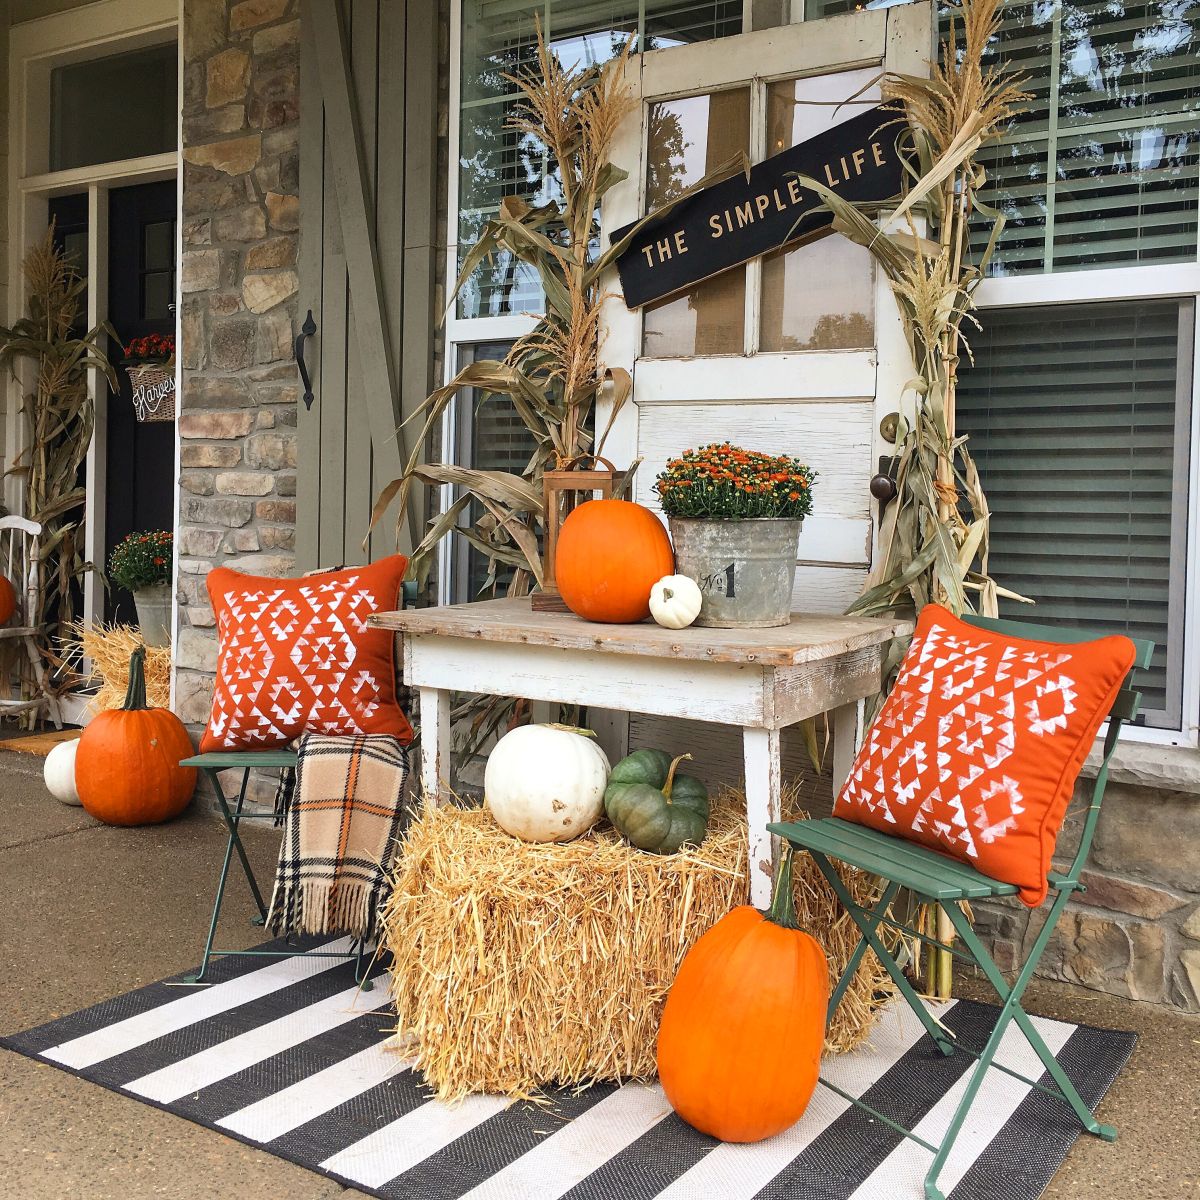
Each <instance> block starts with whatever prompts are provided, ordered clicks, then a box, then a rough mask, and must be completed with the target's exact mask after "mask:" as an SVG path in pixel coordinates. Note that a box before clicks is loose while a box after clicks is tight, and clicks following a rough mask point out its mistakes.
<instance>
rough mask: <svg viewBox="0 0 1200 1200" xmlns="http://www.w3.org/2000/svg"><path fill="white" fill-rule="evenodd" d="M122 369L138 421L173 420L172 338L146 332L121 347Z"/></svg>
mask: <svg viewBox="0 0 1200 1200" xmlns="http://www.w3.org/2000/svg"><path fill="white" fill-rule="evenodd" d="M125 369H126V370H127V371H128V372H129V383H130V386H131V387H132V389H133V408H134V412H135V414H136V415H137V419H138V420H139V421H174V420H175V335H174V334H171V333H150V334H147V335H146V336H145V337H139V338H134V339H133V341H131V342H130V343H129V345H128V346H126V347H125Z"/></svg>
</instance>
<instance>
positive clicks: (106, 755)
mask: <svg viewBox="0 0 1200 1200" xmlns="http://www.w3.org/2000/svg"><path fill="white" fill-rule="evenodd" d="M145 659H146V648H145V646H139V647H138V648H137V649H136V650H135V651H134V652H133V654H132V656H131V657H130V659H129V688H128V690H127V691H126V693H125V704H124V706H123V707H121V708H114V709H109V710H108V711H107V712H102V713H100V714H98V715H97V716H96V717H94V718H93V719H92V721H91V723H90V724H89V725H88V726H87V728H86V729H84V731H83V736H82V737H81V738H80V739H79V748H78V750H77V751H76V752H75V786H76V789H77V790H78V792H79V799H80V801H81V802H82V803H83V807H84V808H85V809H86V810H87V811H88V812H89V813H91V814H92V816H93V817H95V818H96V819H97V820H100V821H103V822H104V823H105V824H106V825H156V824H158V823H159V822H160V821H169V820H170V819H171V818H172V817H177V816H178V815H179V814H180V813H181V812H183V810H184V809H185V808H187V806H188V802H189V801H190V800H191V798H192V793H193V792H194V791H195V790H196V769H195V767H181V766H180V765H179V761H180V759H183V758H188V757H190V756H191V755H192V754H193V753H194V751H193V749H192V739H191V738H190V737H188V731H187V730H186V729H185V728H184V727H183V722H182V721H181V720H180V719H179V718H178V717H177V716H176V715H175V714H174V713H173V712H171V710H170V709H168V708H149V707H147V705H146V674H145Z"/></svg>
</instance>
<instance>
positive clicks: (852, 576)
mask: <svg viewBox="0 0 1200 1200" xmlns="http://www.w3.org/2000/svg"><path fill="white" fill-rule="evenodd" d="M866 581H867V568H866V567H823V566H813V565H810V564H808V563H801V564H800V565H799V566H798V567H797V568H796V581H795V583H794V584H793V585H792V612H802V613H842V612H845V611H846V609H847V608H848V607H849V605H850V603H851V601H853V600H854V599H855V598H856V597H857V596H858V594H859V593H860V592H861V591H862V590H863V584H865V583H866Z"/></svg>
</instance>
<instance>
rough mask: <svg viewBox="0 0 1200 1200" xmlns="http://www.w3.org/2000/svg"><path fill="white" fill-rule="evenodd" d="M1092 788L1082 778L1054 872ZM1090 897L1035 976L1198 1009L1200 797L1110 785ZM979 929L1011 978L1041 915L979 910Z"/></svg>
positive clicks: (1075, 834) (1077, 907)
mask: <svg viewBox="0 0 1200 1200" xmlns="http://www.w3.org/2000/svg"><path fill="white" fill-rule="evenodd" d="M1091 789H1092V781H1091V780H1090V779H1081V780H1080V782H1079V784H1078V786H1077V788H1076V794H1075V802H1074V803H1073V804H1072V806H1071V810H1070V812H1069V813H1068V816H1067V821H1066V823H1065V824H1064V826H1063V831H1062V834H1061V835H1060V837H1059V841H1058V855H1059V858H1058V860H1056V866H1058V867H1060V868H1063V867H1065V866H1066V865H1067V859H1068V856H1070V855H1071V854H1073V853H1074V852H1075V850H1076V848H1077V847H1078V845H1079V836H1080V832H1081V831H1082V829H1083V823H1084V816H1085V813H1086V806H1087V804H1088V803H1090V799H1091ZM1082 882H1083V883H1084V884H1085V885H1086V886H1087V890H1086V891H1085V892H1084V893H1083V894H1082V895H1077V896H1076V897H1075V899H1074V901H1073V902H1072V903H1071V905H1070V907H1069V908H1068V909H1067V911H1066V912H1065V913H1064V914H1063V916H1062V918H1061V919H1060V920H1059V923H1058V928H1057V929H1056V930H1055V932H1054V933H1053V934H1052V935H1051V940H1050V944H1049V946H1048V947H1047V950H1046V953H1045V956H1044V957H1043V959H1042V967H1041V970H1040V971H1039V974H1041V975H1045V976H1048V977H1049V978H1052V979H1062V980H1066V981H1067V982H1069V983H1076V984H1081V985H1083V986H1084V987H1089V988H1094V989H1096V990H1097V991H1102V992H1109V993H1112V994H1113V995H1117V996H1128V997H1129V998H1130V999H1133V1000H1148V1001H1151V1002H1154V1003H1159V1004H1170V1005H1173V1006H1175V1007H1177V1008H1180V1009H1183V1010H1184V1011H1186V1012H1197V1011H1200V796H1197V795H1195V794H1192V793H1188V792H1171V791H1160V790H1155V789H1150V788H1145V787H1138V786H1134V785H1131V784H1128V783H1120V782H1111V783H1109V785H1108V788H1107V790H1106V792H1105V796H1104V803H1103V806H1102V807H1101V810H1100V821H1099V824H1098V825H1097V829H1096V837H1095V841H1094V842H1093V843H1092V851H1091V855H1090V858H1089V864H1088V866H1087V867H1086V868H1085V870H1084V873H1083V875H1082ZM974 907H975V916H976V928H977V929H978V930H979V931H980V933H982V934H984V935H985V936H986V937H987V938H988V939H989V940H990V941H991V942H992V945H993V949H994V952H995V954H996V960H997V962H998V963H999V964H1000V966H1001V968H1002V969H1004V970H1009V969H1010V968H1012V967H1013V966H1014V964H1015V963H1016V962H1017V961H1018V960H1019V959H1020V960H1023V959H1024V956H1025V952H1026V950H1027V949H1028V946H1029V944H1030V943H1031V942H1032V940H1033V939H1034V938H1035V937H1036V936H1037V933H1038V931H1039V930H1040V929H1041V926H1042V921H1043V920H1044V917H1045V911H1046V910H1045V908H1043V909H1041V910H1036V911H1034V912H1032V913H1031V912H1030V910H1029V909H1027V908H1026V907H1025V906H1024V905H1023V904H1020V903H1019V902H1017V901H1012V902H993V903H988V904H976V905H975V906H974Z"/></svg>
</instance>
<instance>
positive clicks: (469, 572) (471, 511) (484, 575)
mask: <svg viewBox="0 0 1200 1200" xmlns="http://www.w3.org/2000/svg"><path fill="white" fill-rule="evenodd" d="M511 348H512V343H511V342H480V343H478V344H476V345H472V346H463V347H462V348H461V349H460V350H459V353H458V367H459V369H460V370H461V369H462V368H463V367H465V366H467V365H468V364H469V363H472V362H478V361H479V360H480V359H488V358H490V359H503V358H504V356H505V355H506V354H507V353H508V352H509V350H510V349H511ZM457 418H458V419H457V422H456V424H457V438H456V443H455V453H454V461H455V462H460V463H470V465H471V466H472V467H474V468H475V469H476V470H479V471H509V472H511V473H512V474H513V475H520V474H521V473H522V472H523V471H524V470H525V467H526V465H527V464H528V462H529V459H530V457H531V456H532V454H533V451H534V440H533V435H532V434H531V433H530V432H529V430H528V429H527V428H526V427H525V423H524V421H522V420H521V418H520V417H519V416H517V414H516V411H515V410H514V408H513V406H512V404H511V403H509V401H508V400H507V399H505V398H504V397H499V396H489V395H486V394H485V393H483V392H481V391H480V390H479V389H478V388H469V389H464V390H463V392H462V393H461V394H460V396H459V401H458V407H457ZM482 515H483V508H482V506H481V505H480V504H479V503H478V502H477V501H474V500H473V501H472V502H471V504H470V505H469V506H468V509H467V511H466V512H465V513H464V514H463V517H462V520H461V521H460V524H461V525H462V526H464V527H465V528H470V527H471V526H472V525H474V523H475V522H476V521H477V520H478V519H479V517H480V516H482ZM453 552H454V567H453V572H452V575H453V585H454V602H455V603H456V604H464V603H466V602H467V601H468V600H477V599H479V597H480V593H481V592H482V591H483V590H484V589H485V588H486V589H488V590H489V591H490V589H491V586H492V582H493V581H492V580H491V579H490V578H489V575H488V563H487V558H486V557H485V556H484V555H483V554H481V553H480V552H479V551H478V550H477V549H475V547H474V546H472V545H471V544H470V543H469V542H468V541H467V539H466V538H464V537H455V539H454V543H453ZM501 570H502V574H501V577H500V580H499V585H500V591H501V594H503V590H504V588H505V586H506V585H507V583H508V576H509V574H510V573H511V572H510V571H509V570H507V569H504V568H501Z"/></svg>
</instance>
